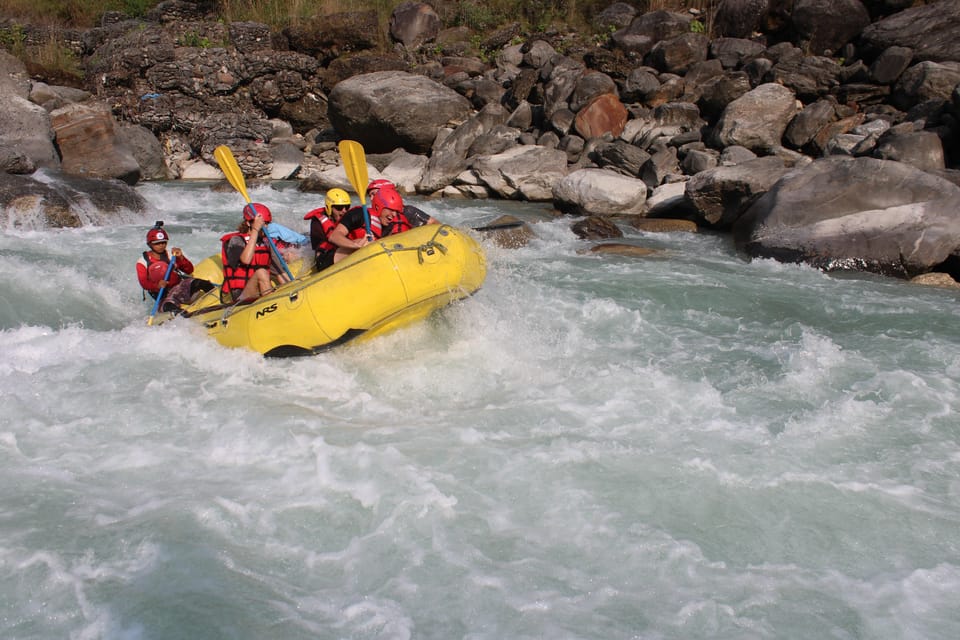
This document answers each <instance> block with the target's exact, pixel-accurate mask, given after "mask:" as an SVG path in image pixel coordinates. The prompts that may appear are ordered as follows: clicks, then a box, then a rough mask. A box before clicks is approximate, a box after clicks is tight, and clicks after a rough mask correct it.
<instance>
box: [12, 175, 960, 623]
mask: <svg viewBox="0 0 960 640" xmlns="http://www.w3.org/2000/svg"><path fill="white" fill-rule="evenodd" d="M140 191H141V193H142V194H143V195H144V196H145V197H146V198H147V199H148V200H149V201H150V202H151V205H152V208H153V210H152V211H151V212H149V213H147V214H137V215H132V214H130V215H127V216H121V218H120V220H119V221H114V222H112V223H110V222H108V221H105V220H102V216H99V222H100V223H99V224H98V225H96V226H88V227H84V228H82V229H75V230H52V229H45V228H43V227H42V226H41V225H38V224H35V225H30V224H26V227H18V228H17V229H5V230H3V231H0V258H2V259H0V274H2V277H0V354H2V355H0V385H2V387H0V388H2V391H0V401H2V407H3V409H2V412H3V413H2V417H0V637H3V638H71V639H73V638H75V639H90V638H108V639H124V640H127V639H135V640H140V639H144V640H147V639H151V640H152V639H174V638H191V639H207V638H210V639H214V638H232V639H262V638H283V639H288V638H290V639H297V638H304V639H306V638H357V639H368V638H369V639H373V638H378V639H379V638H383V639H387V638H389V639H403V638H431V639H432V638H437V639H447V638H469V639H508V638H509V639H525V638H530V639H533V638H591V639H593V638H595V639H611V638H644V639H670V638H676V639H696V638H731V639H733V638H736V639H743V638H944V639H947V638H949V639H951V640H952V639H955V638H958V637H960V613H958V608H957V595H956V594H957V593H958V592H960V526H958V525H960V426H958V423H960V420H958V419H957V412H958V407H960V294H957V293H956V292H953V291H948V290H940V289H931V288H923V287H918V286H911V285H909V284H906V283H902V282H899V281H895V280H885V279H880V278H875V277H869V276H858V277H838V276H829V275H825V274H822V273H819V272H817V271H814V270H812V269H808V268H805V267H800V266H792V265H781V264H778V263H775V262H769V261H757V262H753V263H747V262H744V261H742V260H741V259H739V258H738V257H737V256H736V255H734V253H733V252H732V250H731V248H730V246H729V242H728V240H727V239H726V238H723V237H715V236H709V235H686V234H667V235H648V234H641V233H637V232H632V233H628V237H627V238H626V241H628V242H632V243H635V244H640V245H643V246H649V247H654V248H657V249H660V252H659V253H658V254H657V255H655V256H653V257H650V258H644V259H637V258H630V259H627V258H620V257H615V256H598V255H591V254H588V253H583V252H582V250H583V249H584V248H586V247H588V246H589V243H586V242H584V241H580V240H578V239H577V238H576V237H575V236H574V235H573V234H572V233H571V232H570V231H569V221H568V220H566V221H565V220H556V219H551V218H550V217H549V215H547V213H546V212H545V211H544V210H543V209H542V208H540V207H535V206H531V205H519V204H511V203H502V202H469V201H420V202H418V204H419V205H421V206H422V207H423V208H424V209H427V210H428V211H430V213H432V214H433V215H434V216H435V217H438V218H440V219H443V220H445V221H448V222H451V223H455V224H460V225H464V226H479V225H482V224H486V223H488V222H490V221H492V220H493V219H494V218H496V217H497V216H498V215H501V214H504V213H512V214H516V215H519V216H521V217H524V218H525V219H528V220H531V221H535V222H534V223H533V228H534V229H535V231H536V233H537V234H538V239H537V240H535V241H534V242H532V243H531V244H530V245H528V246H527V247H524V248H522V249H516V250H507V249H501V248H498V247H496V246H494V245H493V244H490V243H489V241H485V248H486V250H487V254H488V262H489V267H490V271H489V275H488V279H487V281H486V283H485V285H484V288H483V289H482V290H481V291H480V292H479V293H478V294H477V295H475V296H474V297H472V298H471V299H469V300H466V301H463V302H461V303H458V304H456V305H454V306H452V307H450V308H448V309H446V310H445V311H444V312H442V313H440V314H438V315H436V316H434V317H431V318H430V319H429V320H428V321H426V322H423V323H420V324H417V325H415V326H412V327H409V328H406V329H403V330H401V331H398V332H396V333H394V334H391V335H388V336H385V337H382V338H378V339H377V340H374V341H371V342H369V343H366V344H359V345H353V346H347V347H345V348H342V349H339V350H336V351H333V352H329V353H325V354H322V355H319V356H316V357H313V358H308V359H295V360H264V359H263V358H261V357H260V356H258V355H256V354H253V353H248V352H244V351H231V350H226V349H224V348H222V347H220V346H219V345H217V344H216V343H215V342H213V341H212V340H210V339H208V338H207V337H206V336H205V335H204V334H203V332H202V331H201V330H200V329H199V328H198V327H196V326H194V325H193V324H191V323H190V322H187V321H178V322H174V323H171V324H165V325H162V326H157V327H147V326H146V324H145V317H146V313H147V311H148V310H149V305H148V304H147V302H144V301H143V300H142V299H141V294H140V291H139V289H138V286H137V284H136V279H135V276H134V270H133V264H134V262H135V261H136V259H137V257H138V255H139V252H140V251H142V247H143V244H142V243H143V236H144V234H145V232H146V229H147V228H148V227H149V226H150V225H151V224H152V223H153V221H154V220H155V219H164V220H166V222H167V227H168V229H169V230H170V231H171V233H172V235H173V238H174V245H177V246H181V247H183V249H184V250H185V252H186V253H187V255H188V256H190V257H191V258H193V259H194V260H195V261H198V260H199V259H201V258H203V257H205V256H206V255H209V254H211V253H213V252H215V251H216V250H217V239H218V238H219V236H220V235H221V234H223V233H225V232H227V231H229V230H230V229H231V228H232V227H233V225H234V224H235V221H236V218H237V214H238V212H239V208H240V206H241V204H242V201H241V200H240V199H239V196H237V194H235V193H230V192H225V193H216V192H213V191H211V190H209V189H207V188H206V187H202V186H200V187H198V186H194V187H188V186H182V185H148V186H144V187H140ZM251 195H252V196H253V197H254V199H256V200H260V201H263V202H266V203H268V204H269V205H271V207H272V208H273V209H274V214H275V216H276V217H277V218H278V219H279V220H280V221H281V222H283V223H285V224H287V225H288V226H291V227H294V228H298V229H304V228H305V225H304V224H303V221H302V219H301V215H302V213H304V212H306V211H307V210H309V209H311V208H313V207H315V206H319V202H318V198H317V197H316V196H309V195H305V194H300V193H298V192H296V191H295V190H294V189H292V188H284V189H281V190H271V189H268V188H262V189H255V190H253V191H252V194H251ZM90 215H91V218H92V219H94V220H97V219H98V214H97V212H91V214H90ZM31 227H33V228H31Z"/></svg>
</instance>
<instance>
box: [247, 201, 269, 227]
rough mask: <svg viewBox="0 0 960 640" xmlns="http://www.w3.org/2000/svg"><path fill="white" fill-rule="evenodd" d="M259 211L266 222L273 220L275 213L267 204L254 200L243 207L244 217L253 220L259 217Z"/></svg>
mask: <svg viewBox="0 0 960 640" xmlns="http://www.w3.org/2000/svg"><path fill="white" fill-rule="evenodd" d="M258 213H259V214H260V217H261V218H263V221H264V222H266V223H269V222H270V221H272V220H273V215H271V213H270V209H267V205H265V204H260V203H259V202H252V203H250V204H248V205H247V206H245V207H244V208H243V219H244V220H250V221H251V222H252V221H253V219H254V218H256V217H257V214H258Z"/></svg>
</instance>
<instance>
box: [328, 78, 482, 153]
mask: <svg viewBox="0 0 960 640" xmlns="http://www.w3.org/2000/svg"><path fill="white" fill-rule="evenodd" d="M469 114H470V102H469V101H468V100H467V99H466V98H464V97H463V96H461V95H460V94H458V93H457V92H456V91H454V90H453V89H450V88H448V87H445V86H444V85H442V84H440V83H438V82H434V81H433V80H431V79H429V78H426V77H424V76H419V75H414V74H412V73H406V72H404V71H378V72H374V73H367V74H363V75H359V76H354V77H352V78H348V79H346V80H343V81H342V82H339V83H338V84H337V85H336V86H335V87H334V88H333V90H332V91H331V92H330V99H329V104H328V115H329V117H330V123H331V124H332V125H333V127H334V128H335V129H336V130H337V133H339V134H340V135H341V136H343V137H344V138H350V139H353V140H356V141H357V142H359V143H360V144H362V145H363V146H364V148H365V149H366V150H367V151H368V152H372V153H386V152H387V151H392V150H393V149H395V148H397V147H403V148H404V149H406V150H407V151H409V152H411V153H426V152H428V151H429V150H430V147H431V146H432V144H433V141H434V139H435V138H436V137H437V133H438V132H439V131H440V129H441V128H442V127H444V126H447V125H448V124H450V123H451V122H453V123H455V124H460V123H461V122H463V121H464V120H466V119H467V116H468V115H469Z"/></svg>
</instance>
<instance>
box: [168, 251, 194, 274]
mask: <svg viewBox="0 0 960 640" xmlns="http://www.w3.org/2000/svg"><path fill="white" fill-rule="evenodd" d="M170 253H171V254H172V255H173V256H174V257H175V258H176V259H177V261H176V264H175V265H174V267H175V268H176V269H177V271H183V272H184V273H193V263H192V262H190V260H188V259H187V256H185V255H183V251H181V250H180V247H174V248H173V249H171V250H170Z"/></svg>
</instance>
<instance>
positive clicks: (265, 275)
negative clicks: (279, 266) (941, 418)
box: [220, 203, 273, 302]
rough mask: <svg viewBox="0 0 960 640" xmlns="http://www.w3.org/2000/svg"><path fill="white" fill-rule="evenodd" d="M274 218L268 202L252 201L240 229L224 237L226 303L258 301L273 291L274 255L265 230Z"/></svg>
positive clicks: (223, 297) (223, 293) (223, 292)
mask: <svg viewBox="0 0 960 640" xmlns="http://www.w3.org/2000/svg"><path fill="white" fill-rule="evenodd" d="M272 219H273V216H272V215H271V214H270V209H268V208H267V207H266V205H263V204H260V203H252V204H248V205H247V206H245V207H244V208H243V220H242V221H241V222H240V225H239V226H238V227H237V230H236V231H234V232H233V233H228V234H226V235H225V236H223V237H222V238H220V246H221V248H220V259H221V260H222V261H223V285H222V287H221V289H220V300H221V301H222V302H236V301H239V300H254V299H256V298H259V297H260V296H262V295H264V294H267V293H270V292H271V291H272V290H273V285H272V284H271V283H270V266H271V264H272V263H273V256H272V254H271V252H270V247H269V245H268V244H267V239H266V236H265V234H264V231H263V227H264V225H266V224H268V223H269V222H270V221H271V220H272Z"/></svg>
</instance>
